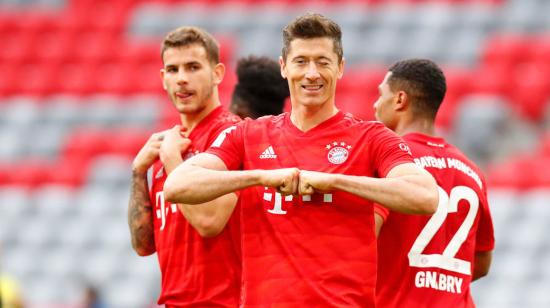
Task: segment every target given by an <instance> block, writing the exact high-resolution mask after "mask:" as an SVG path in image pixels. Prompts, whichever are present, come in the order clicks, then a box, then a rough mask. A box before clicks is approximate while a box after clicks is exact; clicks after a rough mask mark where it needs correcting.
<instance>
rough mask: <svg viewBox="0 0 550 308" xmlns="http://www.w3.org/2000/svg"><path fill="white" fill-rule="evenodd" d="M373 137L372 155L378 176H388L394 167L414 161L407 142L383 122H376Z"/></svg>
mask: <svg viewBox="0 0 550 308" xmlns="http://www.w3.org/2000/svg"><path fill="white" fill-rule="evenodd" d="M371 138H372V139H371V151H372V152H371V155H372V156H371V157H372V158H373V163H374V167H375V169H376V170H377V171H378V176H380V177H386V175H387V174H388V172H389V171H390V170H391V169H392V168H393V167H395V166H397V165H400V164H404V163H413V162H414V161H413V158H412V155H411V151H410V149H409V146H408V145H407V143H405V141H403V139H402V138H401V137H399V136H398V135H397V134H395V133H394V132H392V131H391V130H390V129H388V128H386V127H385V126H384V125H383V124H381V123H377V124H376V126H375V127H374V129H373V132H372V136H371Z"/></svg>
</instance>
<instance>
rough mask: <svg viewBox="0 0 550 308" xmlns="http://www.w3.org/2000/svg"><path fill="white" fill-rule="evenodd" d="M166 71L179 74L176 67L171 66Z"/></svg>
mask: <svg viewBox="0 0 550 308" xmlns="http://www.w3.org/2000/svg"><path fill="white" fill-rule="evenodd" d="M166 71H167V72H168V73H177V72H178V68H177V67H175V66H169V67H168V68H167V69H166Z"/></svg>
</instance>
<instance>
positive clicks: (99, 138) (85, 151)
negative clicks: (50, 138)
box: [61, 129, 109, 161]
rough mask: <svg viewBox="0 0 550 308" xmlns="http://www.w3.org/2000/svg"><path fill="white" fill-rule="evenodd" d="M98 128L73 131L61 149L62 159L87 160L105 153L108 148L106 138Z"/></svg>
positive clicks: (106, 135)
mask: <svg viewBox="0 0 550 308" xmlns="http://www.w3.org/2000/svg"><path fill="white" fill-rule="evenodd" d="M108 136H109V134H106V133H105V132H104V131H102V130H100V129H79V130H77V131H75V132H73V133H72V134H71V135H70V136H69V138H68V140H67V141H66V142H65V145H64V146H63V149H62V150H61V157H62V160H65V159H70V160H73V159H74V160H78V161H89V160H90V159H91V158H93V157H95V156H97V155H99V154H103V153H106V152H107V151H108V148H109V144H108V141H107V140H106V138H108Z"/></svg>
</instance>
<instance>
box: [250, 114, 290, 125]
mask: <svg viewBox="0 0 550 308" xmlns="http://www.w3.org/2000/svg"><path fill="white" fill-rule="evenodd" d="M287 115H288V113H286V112H285V113H281V114H278V115H265V116H262V117H259V118H257V119H250V118H247V119H245V120H244V121H243V122H245V123H243V125H246V126H248V127H250V128H260V127H266V126H267V127H273V126H282V125H284V123H285V117H286V116H287Z"/></svg>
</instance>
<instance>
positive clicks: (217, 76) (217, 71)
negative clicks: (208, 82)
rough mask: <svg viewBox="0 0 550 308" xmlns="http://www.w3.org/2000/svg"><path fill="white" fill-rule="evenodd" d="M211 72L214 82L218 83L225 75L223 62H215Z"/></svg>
mask: <svg viewBox="0 0 550 308" xmlns="http://www.w3.org/2000/svg"><path fill="white" fill-rule="evenodd" d="M212 73H213V74H214V84H215V85H219V84H220V83H222V80H223V77H224V76H225V65H223V63H218V64H216V66H214V71H213V72H212Z"/></svg>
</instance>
